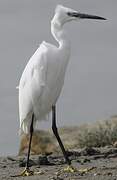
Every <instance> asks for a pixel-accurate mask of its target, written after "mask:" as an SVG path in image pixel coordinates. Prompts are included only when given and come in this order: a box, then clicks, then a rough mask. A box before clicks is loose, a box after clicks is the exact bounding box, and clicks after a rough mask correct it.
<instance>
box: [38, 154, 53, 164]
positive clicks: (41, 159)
mask: <svg viewBox="0 0 117 180" xmlns="http://www.w3.org/2000/svg"><path fill="white" fill-rule="evenodd" d="M38 164H39V165H51V163H50V162H49V161H48V158H47V156H45V155H40V156H39V158H38Z"/></svg>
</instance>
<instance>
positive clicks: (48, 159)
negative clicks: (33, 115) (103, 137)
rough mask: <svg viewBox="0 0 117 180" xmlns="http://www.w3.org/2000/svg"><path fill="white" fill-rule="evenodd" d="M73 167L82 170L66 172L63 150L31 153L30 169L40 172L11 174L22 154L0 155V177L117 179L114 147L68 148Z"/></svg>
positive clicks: (18, 169)
mask: <svg viewBox="0 0 117 180" xmlns="http://www.w3.org/2000/svg"><path fill="white" fill-rule="evenodd" d="M68 154H69V157H70V159H71V160H72V164H73V166H74V167H76V168H77V170H79V169H84V172H80V171H77V172H74V173H68V172H64V171H63V169H64V168H65V167H67V165H66V164H65V163H64V158H63V156H62V154H51V155H48V156H45V155H43V156H42V155H39V156H37V155H35V156H31V158H30V159H31V160H30V166H31V167H30V168H31V170H35V171H37V172H38V171H41V172H42V174H40V175H34V176H30V177H12V176H14V175H17V174H19V173H20V172H21V171H22V170H23V169H24V167H23V166H25V157H24V156H17V157H1V158H0V180H12V179H16V180H20V179H21V180H23V179H25V180H27V179H28V180H32V179H33V180H36V179H38V180H42V179H43V180H63V179H65V180H76V179H82V180H117V148H101V149H92V148H84V149H77V150H74V151H69V152H68Z"/></svg>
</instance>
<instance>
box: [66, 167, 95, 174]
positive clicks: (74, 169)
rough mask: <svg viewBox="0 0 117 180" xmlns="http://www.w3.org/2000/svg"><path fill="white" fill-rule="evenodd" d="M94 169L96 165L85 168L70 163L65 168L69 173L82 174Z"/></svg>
mask: <svg viewBox="0 0 117 180" xmlns="http://www.w3.org/2000/svg"><path fill="white" fill-rule="evenodd" d="M93 169H95V167H91V168H85V169H76V168H75V167H73V166H71V165H69V166H68V167H67V168H65V169H64V172H68V173H74V172H78V173H80V174H87V173H88V172H89V171H91V170H93Z"/></svg>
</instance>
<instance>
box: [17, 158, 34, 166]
mask: <svg viewBox="0 0 117 180" xmlns="http://www.w3.org/2000/svg"><path fill="white" fill-rule="evenodd" d="M33 165H35V162H34V161H33V160H31V159H30V160H29V167H31V166H33ZM25 166H26V159H23V160H20V162H19V167H25Z"/></svg>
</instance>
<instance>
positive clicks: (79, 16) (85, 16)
mask: <svg viewBox="0 0 117 180" xmlns="http://www.w3.org/2000/svg"><path fill="white" fill-rule="evenodd" d="M67 14H68V16H70V17H76V18H80V19H97V20H106V18H103V17H100V16H95V15H89V14H83V13H77V12H68V13H67Z"/></svg>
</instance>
